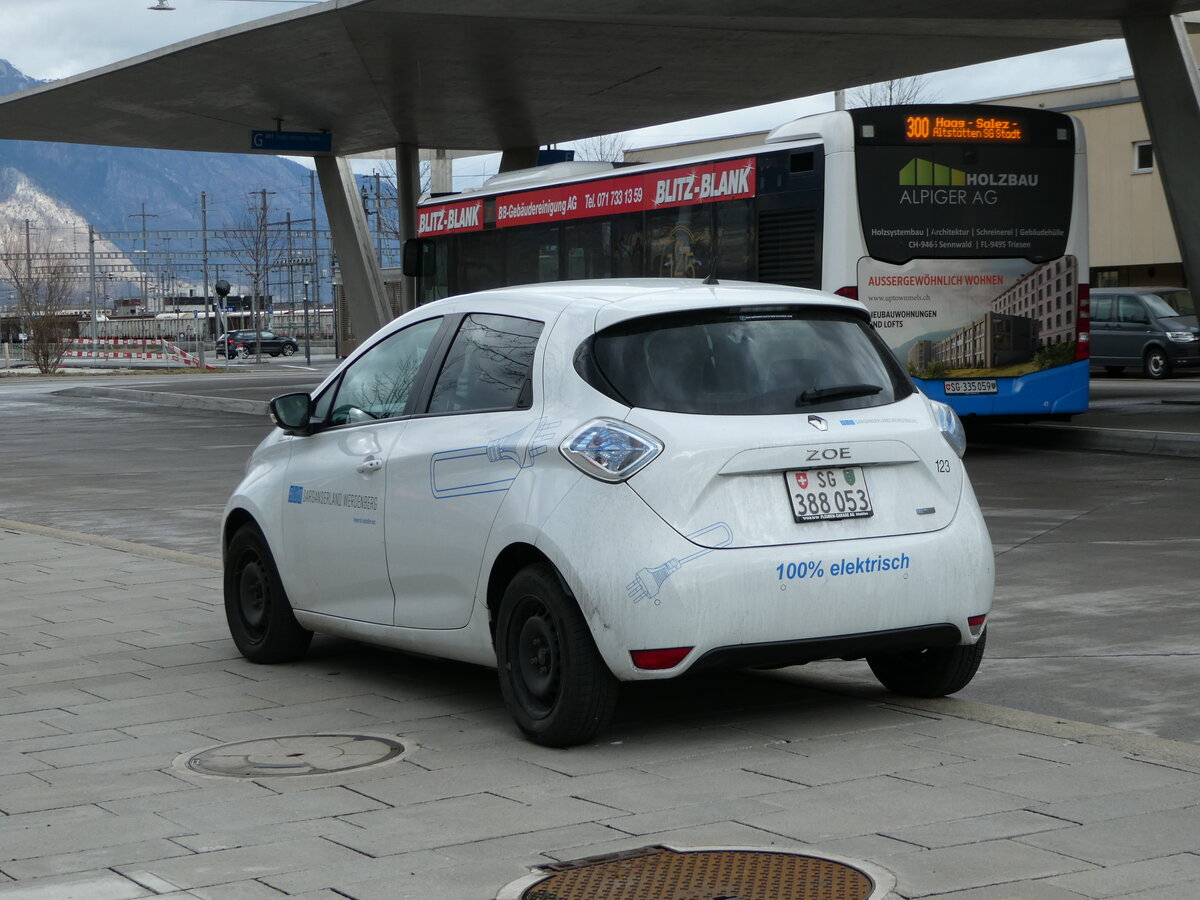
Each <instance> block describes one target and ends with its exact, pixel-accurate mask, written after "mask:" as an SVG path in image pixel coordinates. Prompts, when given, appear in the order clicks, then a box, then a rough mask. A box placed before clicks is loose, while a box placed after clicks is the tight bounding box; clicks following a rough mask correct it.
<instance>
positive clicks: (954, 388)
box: [945, 378, 996, 394]
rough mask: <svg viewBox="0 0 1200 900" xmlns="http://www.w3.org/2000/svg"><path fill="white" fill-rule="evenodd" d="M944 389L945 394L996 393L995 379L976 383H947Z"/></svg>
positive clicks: (985, 379) (981, 380) (986, 379)
mask: <svg viewBox="0 0 1200 900" xmlns="http://www.w3.org/2000/svg"><path fill="white" fill-rule="evenodd" d="M945 388H946V393H947V394H994V393H996V379H995V378H984V379H980V380H978V381H947V382H946V383H945Z"/></svg>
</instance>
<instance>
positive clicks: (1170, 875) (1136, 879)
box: [1047, 845, 1200, 897]
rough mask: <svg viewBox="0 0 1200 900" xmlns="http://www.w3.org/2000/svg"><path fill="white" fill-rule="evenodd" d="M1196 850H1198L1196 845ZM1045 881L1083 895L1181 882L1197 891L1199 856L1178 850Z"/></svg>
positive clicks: (1120, 892) (1199, 890) (1113, 894)
mask: <svg viewBox="0 0 1200 900" xmlns="http://www.w3.org/2000/svg"><path fill="white" fill-rule="evenodd" d="M1197 849H1200V845H1198V846H1197ZM1047 884H1052V885H1054V886H1055V887H1060V888H1065V889H1067V890H1070V891H1075V892H1076V893H1079V894H1083V895H1084V896H1085V897H1118V896H1124V895H1125V894H1134V893H1136V892H1139V891H1147V890H1150V889H1152V888H1168V887H1176V886H1184V885H1187V886H1190V887H1191V889H1192V890H1193V891H1194V892H1196V894H1200V856H1197V855H1196V854H1195V853H1182V854H1179V855H1177V856H1167V857H1163V858H1160V859H1154V860H1147V861H1140V862H1134V863H1127V864H1125V865H1120V866H1106V867H1105V868H1103V869H1093V870H1091V871H1087V872H1080V873H1077V874H1074V875H1061V876H1059V877H1057V878H1050V879H1047ZM1196 894H1193V896H1195V895H1196Z"/></svg>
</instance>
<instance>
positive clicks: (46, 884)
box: [0, 872, 153, 900]
mask: <svg viewBox="0 0 1200 900" xmlns="http://www.w3.org/2000/svg"><path fill="white" fill-rule="evenodd" d="M151 896H153V894H152V893H151V892H150V891H148V890H146V889H145V888H143V887H141V886H140V885H138V884H136V883H134V882H132V881H130V880H129V879H128V878H122V877H121V876H120V875H116V874H114V873H112V872H99V873H96V874H94V875H68V876H65V877H62V878H43V879H37V880H34V881H22V882H17V883H15V884H7V885H0V897H3V898H4V900H138V898H140V897H151Z"/></svg>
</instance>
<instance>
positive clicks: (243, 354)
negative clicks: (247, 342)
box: [237, 347, 250, 359]
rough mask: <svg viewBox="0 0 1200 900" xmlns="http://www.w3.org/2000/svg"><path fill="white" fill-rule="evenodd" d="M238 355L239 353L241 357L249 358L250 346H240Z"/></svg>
mask: <svg viewBox="0 0 1200 900" xmlns="http://www.w3.org/2000/svg"><path fill="white" fill-rule="evenodd" d="M237 355H238V358H239V359H249V358H250V348H249V347H238V348H237Z"/></svg>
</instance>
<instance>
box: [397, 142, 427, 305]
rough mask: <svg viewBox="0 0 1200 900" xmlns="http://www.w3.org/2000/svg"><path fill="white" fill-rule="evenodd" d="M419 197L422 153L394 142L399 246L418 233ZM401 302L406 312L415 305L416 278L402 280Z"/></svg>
mask: <svg viewBox="0 0 1200 900" xmlns="http://www.w3.org/2000/svg"><path fill="white" fill-rule="evenodd" d="M420 199H421V155H420V151H419V149H418V148H417V146H416V145H415V144H397V145H396V208H397V212H396V227H397V230H398V232H399V234H398V236H399V238H400V246H402V247H403V246H404V242H405V241H406V240H408V239H409V238H415V237H416V236H417V202H418V201H419V200H420ZM400 305H401V307H402V309H403V310H404V311H405V312H408V311H409V310H410V309H416V307H417V280H416V279H415V278H410V277H409V276H407V275H405V276H404V277H403V278H402V279H401V287H400Z"/></svg>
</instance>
